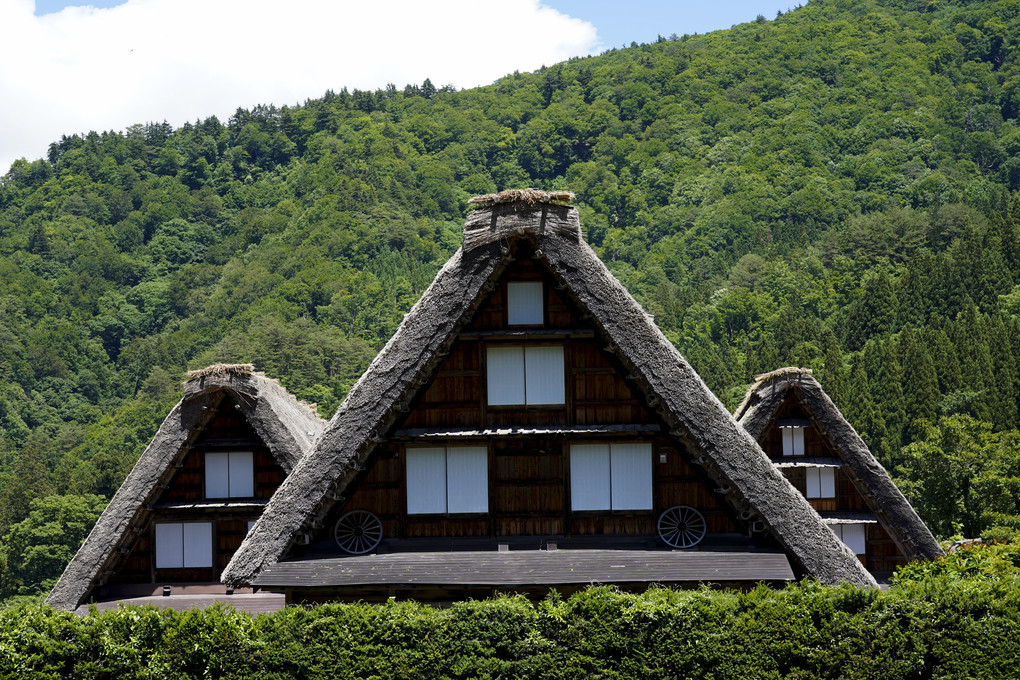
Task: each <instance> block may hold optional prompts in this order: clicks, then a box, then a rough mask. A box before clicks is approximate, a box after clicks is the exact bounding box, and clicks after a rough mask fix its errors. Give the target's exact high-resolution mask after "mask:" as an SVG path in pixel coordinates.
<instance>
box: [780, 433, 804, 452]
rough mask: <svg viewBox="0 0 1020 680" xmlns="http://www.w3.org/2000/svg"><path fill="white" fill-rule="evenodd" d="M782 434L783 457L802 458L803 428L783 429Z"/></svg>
mask: <svg viewBox="0 0 1020 680" xmlns="http://www.w3.org/2000/svg"><path fill="white" fill-rule="evenodd" d="M782 432H783V455H784V456H803V455H804V428H803V427H784V428H782Z"/></svg>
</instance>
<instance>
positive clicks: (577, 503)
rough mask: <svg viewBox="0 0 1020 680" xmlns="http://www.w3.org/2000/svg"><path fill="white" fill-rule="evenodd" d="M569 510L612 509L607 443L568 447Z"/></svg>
mask: <svg viewBox="0 0 1020 680" xmlns="http://www.w3.org/2000/svg"><path fill="white" fill-rule="evenodd" d="M570 507H571V509H573V510H609V509H610V508H611V507H612V488H611V486H610V464H609V444H576V445H574V446H571V447H570Z"/></svg>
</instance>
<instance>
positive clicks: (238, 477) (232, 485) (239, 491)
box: [205, 451, 255, 498]
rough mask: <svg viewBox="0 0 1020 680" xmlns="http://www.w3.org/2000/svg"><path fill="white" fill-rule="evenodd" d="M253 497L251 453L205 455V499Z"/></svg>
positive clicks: (235, 452)
mask: <svg viewBox="0 0 1020 680" xmlns="http://www.w3.org/2000/svg"><path fill="white" fill-rule="evenodd" d="M254 495H255V458H254V455H253V454H252V452H251V451H222V452H216V453H207V454H205V497H206V498H251V497H252V496H254Z"/></svg>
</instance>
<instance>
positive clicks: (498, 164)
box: [0, 0, 1020, 596]
mask: <svg viewBox="0 0 1020 680" xmlns="http://www.w3.org/2000/svg"><path fill="white" fill-rule="evenodd" d="M1018 44H1020V1H1018V0H984V1H979V2H965V1H963V0H945V1H943V0H813V1H812V2H811V3H810V4H808V5H807V6H805V7H803V8H799V9H797V10H795V11H792V12H789V13H786V14H781V15H779V16H777V17H775V18H766V17H759V18H758V20H757V21H755V22H752V23H748V24H743V25H739V26H735V27H734V28H732V29H730V30H726V31H719V32H715V33H711V34H708V35H694V36H689V35H684V36H675V35H673V36H669V37H663V38H660V39H659V40H658V41H657V42H655V43H653V44H647V45H636V44H635V45H632V46H631V47H630V48H628V49H620V50H610V51H608V52H606V53H604V54H602V55H600V56H597V57H592V58H585V59H572V60H570V61H568V62H565V63H561V64H556V65H552V66H549V67H546V68H543V69H542V70H540V71H539V72H536V73H525V74H521V73H514V74H513V75H509V76H506V77H505V78H502V79H500V80H499V81H497V82H496V83H494V84H493V85H491V86H487V87H482V88H478V89H473V90H464V91H456V90H455V89H454V88H452V87H442V88H437V87H435V86H434V85H433V84H432V83H431V82H430V81H426V82H425V83H423V84H421V85H408V86H406V87H404V88H403V89H399V88H397V87H396V86H393V85H388V86H386V87H385V88H383V89H379V90H376V91H358V90H354V91H348V90H346V89H341V90H339V91H330V92H327V93H326V94H325V95H324V96H322V97H321V98H319V99H312V100H308V101H307V102H305V103H304V104H303V105H300V106H293V107H289V106H285V107H282V108H278V107H276V106H272V105H265V106H258V107H255V108H253V109H251V110H244V109H238V110H237V112H236V113H235V114H234V115H233V116H232V117H230V119H229V120H227V121H226V122H222V121H220V120H217V119H216V118H207V119H205V120H200V121H196V122H195V123H194V124H187V125H184V126H182V127H180V128H177V129H174V128H173V127H171V126H170V125H168V124H166V123H148V124H139V125H135V126H132V127H130V128H128V129H127V130H125V131H123V132H112V131H110V132H90V133H88V134H82V135H75V136H71V137H65V138H63V139H61V140H60V141H58V142H56V143H54V144H52V145H50V147H49V149H48V151H47V152H46V154H45V158H40V159H38V160H34V161H26V160H20V161H17V162H16V163H14V165H13V166H12V167H11V168H10V171H9V172H8V173H7V174H6V175H5V176H3V178H2V179H0V375H2V376H3V378H4V379H3V380H2V381H0V535H2V536H4V538H3V539H2V542H0V595H4V596H9V595H15V594H25V595H29V594H32V593H35V592H38V591H39V589H40V583H43V584H44V586H43V587H45V582H46V581H47V579H52V578H54V577H55V576H56V575H57V574H58V573H59V571H60V568H61V567H62V565H63V563H64V562H66V560H67V559H68V558H69V557H70V555H71V554H72V553H73V551H74V549H75V548H76V547H77V544H78V542H80V540H81V539H82V538H83V536H84V535H85V533H87V531H88V529H89V526H90V523H91V521H92V520H91V518H94V517H95V515H96V513H97V512H98V511H99V509H100V508H101V507H102V504H103V499H104V498H109V496H110V495H112V493H113V492H114V491H115V490H116V488H117V486H118V485H119V483H120V481H121V480H122V479H123V477H124V475H125V474H126V473H127V471H128V470H129V469H130V467H131V465H132V464H133V462H134V460H135V459H136V458H137V456H138V455H139V453H140V452H141V451H142V450H143V449H144V447H145V445H146V443H147V442H148V440H149V438H150V437H151V436H152V434H153V433H154V432H155V429H156V428H157V426H158V424H159V422H160V421H161V420H162V418H163V417H164V416H165V414H166V413H167V412H168V411H169V409H170V408H171V406H172V404H173V403H174V402H175V401H176V400H177V399H178V398H179V396H180V381H181V379H182V378H183V375H184V372H185V371H186V370H187V369H190V368H197V367H201V366H204V365H207V364H210V363H213V362H216V361H243V362H251V363H254V364H255V365H256V367H257V368H259V369H260V370H263V371H265V372H266V373H267V374H268V375H270V376H272V377H276V378H279V379H280V381H281V382H282V383H283V384H284V385H285V386H286V387H287V388H288V389H289V390H291V391H292V392H293V393H295V394H296V395H298V396H299V397H300V398H302V399H305V400H307V401H310V402H315V403H317V404H318V408H319V411H320V413H321V414H322V415H323V416H328V415H330V414H331V413H332V412H333V411H334V410H335V409H336V407H337V406H338V404H339V403H340V401H341V400H342V398H343V396H344V394H345V393H346V390H347V389H348V388H349V387H350V385H351V384H353V381H355V380H356V379H357V377H358V376H359V375H360V373H361V372H362V370H363V369H364V368H365V367H366V366H367V364H368V362H369V361H370V360H371V358H372V356H373V355H374V353H375V352H376V351H377V350H378V349H379V348H380V347H381V346H382V344H383V343H384V342H385V341H386V339H387V338H388V337H389V335H390V334H391V333H392V332H393V330H394V329H395V328H396V325H397V324H398V323H399V321H400V319H401V317H402V315H403V314H404V313H405V312H406V311H407V310H408V309H409V308H410V306H411V305H412V304H413V303H414V301H415V300H416V299H417V297H418V296H419V295H420V293H421V292H422V291H423V289H424V288H425V287H426V286H427V285H428V283H429V282H430V281H431V279H432V277H433V275H434V274H435V272H436V271H437V270H438V268H439V267H440V266H441V265H442V263H443V262H444V261H445V260H446V259H447V257H449V255H450V254H451V253H452V252H453V251H454V250H455V249H456V248H457V247H458V245H459V241H460V230H461V225H462V223H463V220H464V215H465V212H466V206H467V199H468V197H470V196H471V195H473V194H478V193H485V192H489V191H494V190H497V189H503V188H513V187H523V186H536V187H541V188H548V189H552V188H557V189H569V190H572V191H574V192H576V194H577V205H578V206H579V208H580V210H581V218H582V224H583V226H584V228H585V234H586V238H587V239H588V241H589V242H590V243H591V244H592V245H593V246H594V247H595V248H596V249H597V251H598V252H599V254H600V256H601V257H602V258H603V259H604V260H605V261H606V262H607V263H608V264H609V266H610V268H611V269H612V270H613V271H614V273H615V274H616V275H617V276H618V277H619V278H620V279H621V281H623V282H624V284H625V285H626V286H627V287H628V289H629V290H630V291H631V292H632V293H633V294H634V295H635V296H636V297H637V299H638V300H639V301H640V302H641V303H642V304H643V305H644V306H645V307H646V308H647V309H648V310H649V311H650V312H652V313H653V314H654V315H655V317H656V321H657V323H658V324H659V325H660V326H661V328H662V329H663V331H664V332H665V333H666V334H667V336H668V337H669V338H670V339H671V340H672V341H673V342H674V343H675V344H676V345H677V347H678V348H679V349H680V351H681V352H682V353H683V354H684V355H685V356H686V357H687V359H688V360H689V361H690V362H691V363H692V364H693V365H694V367H695V368H696V369H697V370H698V372H699V373H700V374H701V375H702V376H703V377H704V378H705V380H706V382H708V384H709V386H710V387H711V388H712V389H713V390H714V391H715V392H716V393H717V394H718V395H720V397H721V398H722V399H723V400H724V402H726V403H727V404H729V405H731V406H732V405H735V403H736V402H737V400H738V399H739V397H740V396H742V394H743V391H744V389H745V388H746V385H747V384H748V383H749V382H750V381H751V378H752V376H753V375H755V374H756V373H759V372H763V371H767V370H771V369H774V368H777V367H780V366H785V365H799V366H809V367H812V368H814V369H815V371H816V375H817V376H818V377H819V379H820V380H821V382H822V384H823V385H824V386H825V387H826V389H827V390H828V391H829V393H830V394H831V395H832V396H833V398H834V399H835V401H836V402H837V404H838V405H839V406H840V407H841V408H842V409H843V411H844V412H845V413H846V415H847V417H848V418H849V419H850V421H851V422H852V423H853V424H854V425H855V427H857V429H858V430H859V431H860V432H861V434H862V435H863V436H864V438H865V439H866V440H867V442H868V443H869V445H871V447H872V448H873V450H874V451H875V453H876V454H877V455H878V456H879V458H880V459H881V460H882V462H883V463H884V464H885V465H886V466H887V467H888V468H889V469H890V470H891V471H893V472H894V474H895V475H896V476H897V477H898V481H899V482H900V483H901V484H902V486H903V488H904V489H905V490H906V491H907V492H908V494H909V495H910V496H911V498H912V500H914V502H915V503H916V504H917V505H918V507H919V509H920V511H921V513H922V515H923V516H924V517H925V519H926V520H927V521H928V522H929V524H930V525H931V526H932V527H933V529H934V530H935V531H936V532H937V533H939V534H940V535H943V536H948V535H951V534H956V533H962V534H964V535H969V536H976V535H980V534H982V533H983V534H985V535H986V536H996V537H1003V538H1005V537H1008V536H1010V535H1011V534H1013V533H1014V532H1015V531H1016V530H1017V529H1018V528H1020V443H1018V442H1020V433H1018V432H1017V427H1018V425H1020V285H1018V284H1020V127H1018V124H1017V121H1018V117H1020V51H1018V50H1017V46H1018ZM436 75H437V80H439V79H440V76H441V74H436Z"/></svg>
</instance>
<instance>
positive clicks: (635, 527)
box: [293, 259, 747, 558]
mask: <svg viewBox="0 0 1020 680" xmlns="http://www.w3.org/2000/svg"><path fill="white" fill-rule="evenodd" d="M515 281H542V282H543V283H544V289H543V292H544V309H545V319H544V323H543V324H542V325H541V326H535V327H520V326H509V325H508V324H507V309H506V290H507V288H506V286H507V283H508V282H515ZM549 344H558V345H562V346H563V348H564V372H565V377H564V380H565V399H564V403H563V404H558V405H552V406H550V405H539V406H531V405H528V406H522V405H518V406H492V405H489V404H487V385H486V366H485V361H486V348H487V347H488V346H493V345H497V346H498V345H528V346H530V345H549ZM609 426H613V427H616V426H619V427H618V431H615V432H597V431H595V430H597V429H598V428H599V427H609ZM499 428H505V429H509V428H520V429H530V428H533V429H534V430H539V432H534V433H524V434H506V433H494V432H493V430H497V429H499ZM586 428H587V429H588V431H584V430H585V429H586ZM627 428H629V430H628V429H627ZM664 430H665V428H664V427H663V426H662V424H661V422H660V421H659V419H658V417H657V416H656V415H655V414H654V412H653V411H652V410H651V409H649V408H648V407H647V406H646V405H645V404H644V400H643V397H642V396H641V394H640V392H639V391H638V390H637V389H635V388H634V387H632V386H631V385H630V384H629V383H628V381H627V380H626V378H625V374H624V371H623V369H622V367H621V366H620V364H619V362H618V361H617V360H616V358H615V357H614V356H613V355H612V354H610V353H609V352H607V351H605V350H604V349H603V347H602V343H601V342H600V340H599V338H598V334H597V332H596V330H595V327H594V324H593V323H592V321H591V320H590V319H589V318H586V317H585V315H584V314H582V313H581V312H580V310H578V309H577V308H576V307H575V305H574V304H573V303H572V302H571V301H570V300H569V299H568V298H566V297H565V296H564V295H563V294H562V293H561V292H560V291H558V290H557V288H556V284H555V281H554V280H553V279H552V277H550V276H549V275H548V274H547V273H545V272H544V271H543V270H542V268H541V267H540V266H538V265H536V264H535V263H534V262H533V261H531V260H529V259H524V260H519V261H518V262H517V263H515V264H514V265H513V266H511V267H510V268H509V269H508V271H507V272H506V273H505V274H504V276H503V279H502V281H501V282H500V284H499V285H498V286H497V287H496V289H495V291H494V292H493V293H492V294H491V296H490V297H489V299H488V300H487V301H486V302H485V303H484V304H483V305H482V306H481V307H480V309H479V311H478V312H477V314H476V315H475V317H474V318H473V319H472V320H471V321H470V323H468V324H467V325H466V326H465V328H464V330H463V331H462V332H461V334H460V336H459V337H458V339H457V340H456V342H455V343H454V345H453V346H452V349H451V351H450V354H449V356H448V357H447V359H446V360H445V362H444V363H443V364H442V365H441V366H440V368H439V369H438V371H437V372H436V374H435V376H434V379H433V381H432V382H431V384H429V385H427V386H426V387H425V388H423V389H422V390H421V391H420V392H419V394H418V397H417V399H416V400H415V402H414V403H412V405H411V408H410V411H409V413H408V414H407V416H406V417H405V418H404V419H403V421H402V422H400V423H398V424H397V425H396V427H395V428H394V429H393V431H391V432H389V433H387V441H386V442H384V443H383V444H380V445H379V447H378V448H377V449H376V451H375V452H374V454H373V456H372V458H371V459H370V460H369V461H368V463H367V464H366V465H365V470H364V472H363V473H362V474H361V476H360V479H358V480H356V481H355V482H354V483H353V484H352V485H350V486H348V490H347V493H346V494H345V495H346V496H347V498H346V499H344V500H343V502H341V503H338V504H337V506H336V507H334V509H333V511H332V512H331V514H330V515H329V516H328V517H327V518H326V521H325V522H324V523H323V527H322V528H321V529H320V532H319V533H318V535H317V536H315V537H314V538H313V545H312V546H310V547H308V548H301V547H298V548H296V549H295V552H294V553H293V556H295V557H298V558H300V557H301V555H305V554H307V555H311V554H326V553H336V552H337V549H336V546H335V544H333V534H332V532H333V527H334V524H335V522H336V521H337V519H338V518H339V517H340V516H341V515H342V514H344V513H345V512H348V511H350V510H355V509H361V510H369V511H371V512H373V513H375V514H376V515H377V516H378V517H379V518H380V520H381V521H382V524H383V536H384V544H383V546H382V548H381V549H383V550H400V549H405V548H406V549H422V548H421V546H427V547H428V549H450V548H455V547H457V546H458V545H465V546H466V545H473V544H476V543H477V542H479V541H485V540H488V541H492V542H497V541H504V540H507V541H510V542H513V541H514V540H515V539H520V540H524V538H525V537H528V538H531V537H547V538H549V539H552V540H556V541H557V542H559V543H560V544H561V545H563V544H570V545H574V544H576V545H604V544H606V543H607V542H609V543H612V542H615V543H621V544H622V543H625V542H627V541H634V542H636V543H635V544H636V545H640V546H641V547H651V548H655V547H665V546H664V544H662V543H661V541H659V540H658V539H657V536H656V534H657V529H656V522H657V519H658V517H659V515H660V514H661V512H662V511H663V510H666V509H667V508H669V507H672V506H674V505H690V506H692V507H695V508H697V509H698V510H700V511H701V512H702V513H703V515H704V516H705V518H706V522H707V524H708V531H709V534H714V535H727V536H729V537H736V540H744V537H745V536H746V531H747V527H745V526H743V523H741V522H740V521H739V520H737V518H736V517H734V516H733V513H732V512H731V511H730V509H729V506H728V505H727V503H726V502H725V501H724V500H723V498H722V496H721V495H719V494H717V493H715V492H714V491H713V489H712V485H711V484H710V483H709V482H708V481H707V480H706V479H705V478H704V477H703V476H702V474H701V472H700V470H699V469H698V468H696V467H695V466H693V465H692V464H690V462H689V461H690V460H691V455H690V453H689V452H688V451H687V450H686V449H685V448H684V446H683V445H682V444H680V443H679V442H677V441H676V440H674V439H673V438H671V437H669V436H667V435H664V434H663V431H664ZM453 433H455V434H453ZM599 442H643V443H648V444H649V445H650V447H651V453H650V455H651V458H652V465H651V468H652V485H653V488H652V498H653V507H652V508H651V509H649V510H632V511H626V510H610V511H574V510H571V501H570V459H569V449H570V445H571V444H584V443H599ZM414 446H484V447H486V450H487V456H488V457H487V472H488V484H489V495H488V504H489V510H488V512H485V513H476V514H465V515H446V514H443V515H408V513H407V499H406V486H405V481H404V471H405V469H406V467H405V466H406V453H407V449H408V448H409V447H414ZM564 542H565V543H564ZM528 545H531V544H530V543H528ZM533 547H535V548H537V547H540V545H539V544H538V543H536V544H534V546H533Z"/></svg>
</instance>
